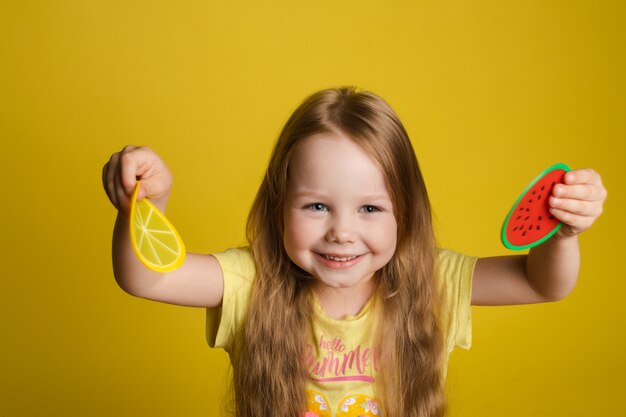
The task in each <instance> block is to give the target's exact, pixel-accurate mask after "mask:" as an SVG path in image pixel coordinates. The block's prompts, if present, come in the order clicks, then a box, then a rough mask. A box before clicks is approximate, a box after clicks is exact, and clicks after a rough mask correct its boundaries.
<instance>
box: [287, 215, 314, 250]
mask: <svg viewBox="0 0 626 417" xmlns="http://www.w3.org/2000/svg"><path fill="white" fill-rule="evenodd" d="M311 237H312V230H311V225H310V222H306V221H303V220H302V219H301V218H298V217H297V216H289V215H287V216H285V231H284V233H283V240H284V244H285V249H286V250H287V253H288V254H290V255H291V253H293V252H294V251H295V250H300V249H304V248H306V247H307V246H308V245H309V243H310V241H311Z"/></svg>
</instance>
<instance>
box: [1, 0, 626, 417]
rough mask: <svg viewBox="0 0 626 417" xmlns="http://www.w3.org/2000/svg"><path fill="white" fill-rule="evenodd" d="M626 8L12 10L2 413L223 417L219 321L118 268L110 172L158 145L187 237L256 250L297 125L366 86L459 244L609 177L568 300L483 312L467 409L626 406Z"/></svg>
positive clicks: (462, 355) (452, 387)
mask: <svg viewBox="0 0 626 417" xmlns="http://www.w3.org/2000/svg"><path fill="white" fill-rule="evenodd" d="M625 18H626V10H625V7H624V3H623V2H621V1H604V0H600V1H595V2H591V1H564V0H560V1H547V2H544V1H511V2H509V1H488V0H481V1H421V0H420V1H388V2H382V1H381V2H374V1H355V0H347V1H327V0H322V1H316V2H310V1H309V2H302V1H297V0H296V1H294V0H276V1H273V2H269V1H250V2H237V1H235V2H224V1H220V2H217V1H200V0H188V1H180V2H167V1H95V2H90V1H69V0H59V1H55V2H47V1H20V2H14V1H6V0H5V1H2V2H1V3H0V139H1V143H2V148H1V149H2V156H1V158H2V163H1V164H0V169H1V171H0V174H1V179H2V180H1V181H2V197H1V199H2V200H1V201H2V202H1V204H0V210H1V212H0V213H1V219H2V229H1V239H2V240H1V244H2V246H1V247H0V249H1V252H0V253H1V254H2V281H1V282H2V287H1V288H2V290H1V295H0V297H1V303H0V312H1V313H2V316H1V321H0V326H1V327H0V415H2V416H7V417H8V416H10V417H16V416H33V417H34V416H86V415H88V416H107V417H108V416H120V417H121V416H144V415H146V416H155V417H157V416H214V415H215V416H217V415H220V414H221V411H220V410H221V409H222V404H221V401H222V400H221V398H222V397H223V394H224V392H225V391H226V390H227V387H228V361H227V356H226V355H225V354H224V352H222V351H217V350H211V349H209V348H208V347H207V345H206V344H205V341H204V311H203V310H201V309H192V308H182V307H175V306H169V305H164V304H158V303H154V302H148V301H144V300H140V299H137V298H133V297H131V296H129V295H127V294H125V293H124V292H122V291H121V290H120V289H119V288H118V287H117V286H116V284H115V282H114V279H113V276H112V271H111V262H110V236H111V231H112V226H113V222H114V218H115V211H114V209H113V208H112V206H111V205H110V204H109V203H108V200H107V198H106V196H105V194H104V192H103V191H102V186H101V179H100V173H101V167H102V165H103V164H104V163H105V162H106V161H107V160H108V158H109V156H110V155H111V154H112V153H113V152H116V151H118V150H120V149H121V148H122V147H123V146H124V145H125V144H128V143H132V144H140V145H148V146H150V147H152V148H154V149H155V150H157V151H158V152H159V153H160V154H161V155H162V156H163V158H164V159H165V160H166V162H167V163H168V164H169V166H170V167H171V169H172V171H173V172H174V175H175V186H174V190H173V193H172V198H171V200H170V204H169V207H168V217H169V218H170V219H171V220H172V222H173V223H174V224H175V225H176V226H177V228H178V229H179V231H180V233H181V235H182V237H183V239H184V240H185V243H186V245H187V247H188V248H189V249H190V250H192V251H195V252H212V251H218V250H221V249H224V248H226V247H231V246H233V245H239V244H242V243H244V223H245V218H246V215H247V211H248V209H249V206H250V204H251V201H252V198H253V196H254V193H255V191H256V188H257V187H258V184H259V182H260V178H261V176H262V175H263V170H264V167H265V164H266V162H267V160H268V157H269V152H270V150H271V147H272V144H273V142H274V140H275V138H276V136H277V133H278V132H279V129H280V128H281V125H282V123H284V121H285V120H286V118H287V117H288V115H289V114H290V112H291V111H292V110H293V109H294V108H295V106H296V105H297V104H298V103H299V101H300V100H302V99H303V98H304V97H305V96H306V95H308V94H310V93H312V92H313V91H315V90H317V89H320V88H325V87H330V86H338V85H344V84H354V85H357V86H359V87H362V88H365V89H369V90H373V91H375V92H377V93H379V94H380V95H382V96H383V97H384V98H386V99H387V100H388V101H389V102H390V103H391V105H392V106H393V107H394V108H395V109H396V110H397V112H398V113H399V115H400V117H401V118H402V120H403V121H404V123H405V125H406V127H407V129H408V131H409V133H410V135H411V138H412V141H413V143H414V146H415V149H416V151H417V154H418V158H419V160H420V162H421V165H422V170H423V173H424V175H425V177H426V181H427V184H428V186H429V192H430V195H431V199H432V203H433V206H434V211H435V224H436V227H437V231H438V238H439V241H440V244H441V245H443V246H447V247H451V248H454V249H456V250H458V251H462V252H464V253H467V254H472V255H480V256H489V255H502V254H510V253H512V252H511V251H508V250H506V249H505V248H503V247H502V245H501V244H500V241H499V228H500V225H501V222H502V220H503V219H504V217H505V215H506V214H507V212H508V210H509V208H510V205H511V204H512V203H513V202H514V201H515V199H516V198H517V196H518V194H519V193H520V192H521V191H522V190H523V188H524V187H525V186H526V185H527V183H528V182H529V181H530V180H531V179H532V178H534V177H535V175H537V174H538V173H539V172H541V171H542V170H543V169H544V168H546V167H547V166H549V165H551V164H553V163H556V162H565V163H567V164H569V165H570V166H572V167H574V168H580V167H593V168H594V169H596V170H597V171H599V172H600V173H601V174H602V177H603V180H604V183H605V184H606V186H607V189H608V190H609V198H608V200H607V203H606V206H605V214H604V215H603V216H602V217H601V218H600V220H599V221H598V222H597V223H596V225H594V227H593V228H592V229H591V230H589V231H588V232H586V233H584V234H583V235H582V236H581V246H582V252H583V258H582V259H583V261H582V262H583V263H582V271H581V274H580V281H579V285H578V287H577V289H576V290H575V291H574V293H573V294H572V295H571V296H570V297H568V298H567V299H566V300H564V301H562V302H559V303H554V304H547V305H537V306H518V307H497V308H484V307H483V308H476V307H475V308H474V310H473V320H474V345H473V347H472V349H471V350H470V351H468V352H465V351H457V352H455V353H454V354H453V356H452V360H451V368H450V372H449V377H448V392H449V395H450V412H449V415H450V416H456V417H470V416H511V417H515V416H600V415H607V416H626V405H625V404H624V399H623V398H624V392H625V387H626V384H625V383H624V377H625V375H626V363H625V359H624V356H625V355H624V353H625V352H624V343H625V337H624V322H625V321H626V313H625V312H624V307H623V304H624V302H623V294H624V292H625V290H626V284H625V278H626V274H625V272H626V268H625V267H624V262H623V261H624V259H622V256H624V253H625V250H626V245H625V244H624V231H625V222H624V217H623V213H624V205H625V203H626V201H625V199H624V195H623V192H624V190H625V183H626V181H625V177H624V174H623V171H622V165H623V160H624V157H625V156H626V152H625V149H626V147H625V145H624V138H625V133H626V129H625V126H626V123H625V116H626V104H625V97H626V94H625V93H626V88H625V79H626V78H625V77H624V74H625V73H626V65H625V64H626V62H625V52H626V29H625V25H624V21H625Z"/></svg>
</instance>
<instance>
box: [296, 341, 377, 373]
mask: <svg viewBox="0 0 626 417" xmlns="http://www.w3.org/2000/svg"><path fill="white" fill-rule="evenodd" d="M317 347H318V348H319V352H320V355H319V357H317V356H316V347H315V346H313V345H311V344H308V345H307V347H306V354H305V365H306V367H307V370H308V372H309V376H310V378H311V379H312V380H313V381H316V382H335V381H363V382H374V376H373V375H374V373H375V372H377V371H378V365H377V356H378V355H377V354H376V352H375V349H372V348H371V347H362V346H361V345H357V346H356V347H355V348H354V349H351V350H347V351H346V346H345V345H344V344H343V343H342V341H341V338H338V337H335V338H333V339H326V338H324V335H321V336H320V340H319V344H318V346H317Z"/></svg>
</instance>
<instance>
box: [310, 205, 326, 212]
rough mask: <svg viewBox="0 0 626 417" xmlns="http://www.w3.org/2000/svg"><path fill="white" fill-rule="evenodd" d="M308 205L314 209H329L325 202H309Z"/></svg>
mask: <svg viewBox="0 0 626 417" xmlns="http://www.w3.org/2000/svg"><path fill="white" fill-rule="evenodd" d="M307 207H308V208H309V209H311V210H313V211H328V206H326V204H323V203H313V204H309V205H308V206H307Z"/></svg>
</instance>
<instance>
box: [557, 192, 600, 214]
mask: <svg viewBox="0 0 626 417" xmlns="http://www.w3.org/2000/svg"><path fill="white" fill-rule="evenodd" d="M549 204H550V208H555V209H559V210H561V211H566V212H568V213H571V214H574V215H577V216H585V217H594V218H595V217H598V216H599V215H600V214H601V213H602V204H601V203H598V202H593V201H585V200H575V199H570V198H558V197H550V200H549Z"/></svg>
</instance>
